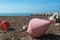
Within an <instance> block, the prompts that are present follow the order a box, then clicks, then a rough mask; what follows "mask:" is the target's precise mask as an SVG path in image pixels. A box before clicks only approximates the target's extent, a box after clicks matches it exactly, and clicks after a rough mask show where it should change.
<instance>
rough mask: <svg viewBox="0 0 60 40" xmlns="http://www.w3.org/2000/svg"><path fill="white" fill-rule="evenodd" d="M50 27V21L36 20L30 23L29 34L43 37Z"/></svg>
mask: <svg viewBox="0 0 60 40" xmlns="http://www.w3.org/2000/svg"><path fill="white" fill-rule="evenodd" d="M49 25H50V21H47V20H43V19H39V18H34V19H32V20H31V21H30V22H29V25H28V29H27V33H29V34H30V35H32V36H33V37H41V36H43V35H44V34H45V32H46V31H47V29H48V27H49Z"/></svg>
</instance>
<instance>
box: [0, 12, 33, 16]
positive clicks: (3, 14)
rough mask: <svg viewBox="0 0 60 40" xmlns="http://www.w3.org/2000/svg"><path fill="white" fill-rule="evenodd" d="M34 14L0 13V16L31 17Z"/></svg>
mask: <svg viewBox="0 0 60 40" xmlns="http://www.w3.org/2000/svg"><path fill="white" fill-rule="evenodd" d="M32 14H34V13H0V16H31V15H32Z"/></svg>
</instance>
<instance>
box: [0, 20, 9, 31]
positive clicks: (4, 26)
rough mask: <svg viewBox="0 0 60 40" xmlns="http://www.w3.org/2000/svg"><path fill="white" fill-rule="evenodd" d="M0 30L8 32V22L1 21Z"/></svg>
mask: <svg viewBox="0 0 60 40" xmlns="http://www.w3.org/2000/svg"><path fill="white" fill-rule="evenodd" d="M0 26H1V28H2V29H4V30H6V31H8V30H9V26H10V23H9V22H8V21H6V20H5V21H3V22H2V23H1V24H0Z"/></svg>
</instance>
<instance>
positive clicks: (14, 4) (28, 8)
mask: <svg viewBox="0 0 60 40" xmlns="http://www.w3.org/2000/svg"><path fill="white" fill-rule="evenodd" d="M40 12H60V0H0V13H40Z"/></svg>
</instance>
